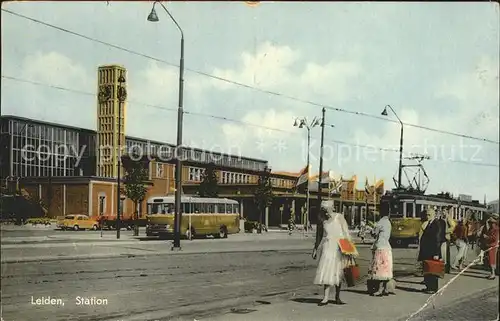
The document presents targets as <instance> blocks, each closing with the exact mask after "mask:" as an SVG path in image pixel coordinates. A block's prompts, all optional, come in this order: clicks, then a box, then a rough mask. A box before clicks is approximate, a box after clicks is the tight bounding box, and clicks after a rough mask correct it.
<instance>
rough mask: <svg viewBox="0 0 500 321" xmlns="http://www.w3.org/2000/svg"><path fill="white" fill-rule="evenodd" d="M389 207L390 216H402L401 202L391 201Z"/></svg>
mask: <svg viewBox="0 0 500 321" xmlns="http://www.w3.org/2000/svg"><path fill="white" fill-rule="evenodd" d="M389 207H390V209H389V214H390V216H391V217H403V206H402V204H401V203H399V202H391V203H390V204H389Z"/></svg>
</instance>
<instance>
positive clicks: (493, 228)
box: [484, 217, 498, 280]
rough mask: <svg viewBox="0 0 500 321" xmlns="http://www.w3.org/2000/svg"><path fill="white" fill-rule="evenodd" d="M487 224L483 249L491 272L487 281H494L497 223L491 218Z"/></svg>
mask: <svg viewBox="0 0 500 321" xmlns="http://www.w3.org/2000/svg"><path fill="white" fill-rule="evenodd" d="M488 223H489V224H488V228H487V230H486V233H485V234H484V240H485V245H486V246H485V248H486V251H487V256H488V258H487V259H488V267H489V269H490V271H491V274H490V275H489V276H488V279H489V280H494V279H495V271H496V266H497V253H498V222H497V220H496V219H495V218H493V217H491V218H490V219H489V220H488Z"/></svg>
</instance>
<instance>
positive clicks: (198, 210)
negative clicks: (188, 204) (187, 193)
mask: <svg viewBox="0 0 500 321" xmlns="http://www.w3.org/2000/svg"><path fill="white" fill-rule="evenodd" d="M202 205H203V204H200V203H194V204H193V209H194V211H193V212H194V213H196V214H199V213H203V209H202V207H203V206H202Z"/></svg>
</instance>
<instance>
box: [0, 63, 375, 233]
mask: <svg viewBox="0 0 500 321" xmlns="http://www.w3.org/2000/svg"><path fill="white" fill-rule="evenodd" d="M120 76H123V77H124V78H125V79H126V70H125V68H123V67H121V66H118V65H107V66H101V67H99V68H98V74H97V79H98V94H97V97H98V99H97V120H98V121H97V129H96V130H93V129H85V128H78V127H71V126H66V125H64V124H55V123H49V122H42V121H38V120H33V119H28V118H23V117H17V116H1V119H0V133H1V140H0V152H1V156H0V170H1V175H0V176H1V180H2V184H1V186H2V188H3V191H4V192H3V195H4V196H6V195H10V196H12V195H14V196H12V197H10V198H8V197H2V204H3V206H2V209H3V211H9V210H10V211H23V212H29V213H32V214H31V216H48V217H52V218H56V217H60V216H64V215H68V214H87V215H89V216H93V217H97V216H101V215H102V216H106V217H110V218H112V217H116V212H117V199H118V197H117V194H116V193H117V184H116V181H117V174H118V173H117V169H118V158H119V152H118V151H122V154H121V155H123V154H124V153H128V152H131V151H133V150H137V149H140V150H141V151H142V152H144V151H147V154H148V155H155V157H153V158H151V161H150V162H149V181H148V182H147V185H148V193H147V197H146V199H148V198H149V197H154V196H165V195H171V194H173V193H174V191H175V189H174V188H175V181H174V171H175V165H174V161H173V159H172V156H173V152H174V150H175V145H173V144H169V143H165V142H158V141H150V140H147V139H142V138H137V137H130V136H126V135H125V125H126V119H125V111H126V101H120V99H119V93H120V89H121V88H120V87H123V88H126V82H124V83H123V82H119V80H120ZM182 159H183V162H182V166H183V168H182V193H184V194H191V195H192V194H197V193H198V188H199V184H200V183H201V177H202V173H203V171H204V170H205V168H206V167H207V165H208V164H214V165H215V167H216V173H217V177H218V184H219V196H220V197H227V198H231V199H235V200H237V201H239V203H240V213H241V215H242V217H243V218H245V219H247V220H252V221H258V220H259V216H260V215H259V213H258V211H257V209H256V206H255V202H254V195H255V187H256V186H257V182H258V179H259V176H260V175H262V173H263V171H264V170H266V169H268V168H271V166H269V164H268V161H266V160H261V159H254V158H250V157H241V156H239V155H227V154H221V153H216V152H212V151H205V150H201V149H195V148H190V147H183V151H182ZM123 175H124V170H122V171H121V176H122V177H123ZM298 176H299V174H298V173H287V172H273V171H271V181H272V185H273V195H274V200H273V204H272V205H271V206H270V208H269V209H268V210H267V211H266V214H265V218H264V220H265V222H264V223H265V224H266V225H269V226H276V225H280V224H286V223H287V222H288V220H289V218H290V217H294V219H295V221H296V222H297V223H299V224H302V223H304V221H305V216H304V213H305V206H306V194H305V193H300V192H296V191H295V189H294V187H295V182H296V180H297V179H298ZM327 176H328V175H327ZM317 180H318V177H316V181H314V179H313V180H312V181H311V182H310V186H309V190H310V207H311V212H313V211H312V208H313V207H317V206H318V204H317V196H318V188H317V186H318V184H317ZM344 183H345V184H343V185H344V188H343V190H342V192H341V191H340V190H339V191H334V192H333V193H332V188H331V180H328V179H326V180H325V181H324V180H323V179H322V189H321V191H320V193H322V195H323V196H322V197H323V198H328V197H329V198H333V199H334V200H335V201H336V203H337V204H338V210H340V209H341V208H342V210H344V211H346V213H347V214H348V215H352V217H353V218H354V217H361V215H362V214H361V213H362V212H363V210H364V209H365V210H366V209H367V207H368V205H370V206H371V208H372V210H376V206H377V202H378V200H379V197H380V195H378V196H376V197H375V198H371V197H370V198H369V200H368V198H367V197H366V195H365V192H364V191H357V190H356V188H355V186H354V185H355V184H354V185H353V184H352V180H351V182H350V183H349V180H347V181H345V182H344ZM5 191H8V192H7V193H5ZM382 193H383V191H382ZM377 197H378V198H377ZM372 199H373V201H372ZM7 205H9V206H7ZM120 208H121V213H122V215H123V217H124V218H127V217H131V216H132V215H133V213H134V208H133V203H132V201H131V200H129V199H127V198H126V197H125V196H123V195H122V196H121V198H120ZM138 211H139V215H140V216H141V217H144V215H145V214H147V206H146V202H143V203H142V204H140V205H139V208H138ZM310 219H311V222H312V223H313V224H314V223H315V221H316V218H315V217H313V216H311V218H310ZM353 223H354V220H353Z"/></svg>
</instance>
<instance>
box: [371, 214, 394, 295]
mask: <svg viewBox="0 0 500 321" xmlns="http://www.w3.org/2000/svg"><path fill="white" fill-rule="evenodd" d="M381 215H382V217H381V218H380V220H379V221H378V222H377V224H376V225H375V229H374V230H373V232H372V236H373V238H374V239H375V242H373V245H372V260H371V263H370V267H369V270H368V276H369V282H375V283H377V284H375V289H377V288H378V291H376V292H375V293H370V295H373V296H384V295H389V291H388V289H387V283H388V282H389V281H390V280H392V277H393V274H392V247H391V244H390V243H389V239H390V237H391V230H392V225H391V222H390V221H389V217H388V213H382V214H381ZM380 284H382V289H380ZM391 293H392V292H391Z"/></svg>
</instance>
